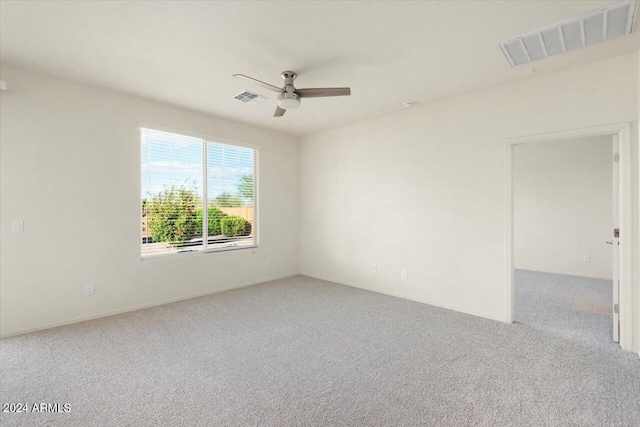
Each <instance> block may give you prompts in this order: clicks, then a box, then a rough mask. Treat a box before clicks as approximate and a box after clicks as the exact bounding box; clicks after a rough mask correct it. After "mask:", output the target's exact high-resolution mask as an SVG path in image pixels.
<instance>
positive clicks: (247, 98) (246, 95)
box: [234, 90, 267, 105]
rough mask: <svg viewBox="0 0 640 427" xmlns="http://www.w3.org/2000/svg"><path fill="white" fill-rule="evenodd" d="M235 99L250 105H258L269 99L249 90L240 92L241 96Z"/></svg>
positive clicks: (238, 95)
mask: <svg viewBox="0 0 640 427" xmlns="http://www.w3.org/2000/svg"><path fill="white" fill-rule="evenodd" d="M234 98H235V99H237V100H238V101H242V102H244V103H245V104H249V105H253V104H257V103H259V102H262V101H264V100H265V99H267V97H266V96H262V95H260V94H258V93H253V92H249V91H248V90H245V91H243V92H240V93H239V94H237V95H236V96H234Z"/></svg>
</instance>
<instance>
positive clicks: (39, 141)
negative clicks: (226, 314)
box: [0, 64, 298, 336]
mask: <svg viewBox="0 0 640 427" xmlns="http://www.w3.org/2000/svg"><path fill="white" fill-rule="evenodd" d="M0 73H1V76H2V79H3V80H6V81H7V82H8V86H9V90H8V91H6V92H1V95H0V114H1V115H0V122H1V124H2V126H1V128H0V129H1V130H0V141H1V152H0V155H1V175H0V177H1V187H0V188H1V211H0V230H1V237H0V245H1V246H0V249H1V251H2V257H1V265H0V270H1V273H0V279H1V286H0V291H1V294H0V302H1V305H0V313H1V317H0V325H1V330H0V333H1V334H2V335H3V336H6V335H10V334H14V333H17V332H21V331H25V330H29V329H33V328H40V327H44V326H50V325H54V324H59V323H63V322H69V321H73V320H76V319H83V318H88V317H93V316H100V315H104V314H106V313H112V312H116V311H120V310H126V309H130V308H135V307H140V306H145V305H151V304H157V303H161V302H164V301H168V300H173V299H180V298H185V297H188V296H191V295H197V294H203V293H209V292H213V291H216V290H220V289H225V288H230V287H237V286H240V285H243V284H249V283H255V282H261V281H265V280H268V279H271V278H277V277H282V276H288V275H293V274H296V273H297V269H298V260H297V253H298V236H297V221H298V214H297V211H298V184H297V174H298V166H297V160H298V144H297V141H296V138H294V137H291V136H287V135H283V134H279V133H275V132H270V131H265V130H260V129H257V128H255V127H251V126H247V125H242V124H238V123H235V122H231V121H227V120H222V119H218V118H216V117H212V116H209V115H205V114H200V113H195V112H191V111H187V110H184V109H180V108H175V107H171V106H167V105H163V104H159V103H156V102H152V101H148V100H144V99H140V98H136V97H132V96H128V95H124V94H120V93H116V92H112V91H108V90H103V89H99V88H96V87H91V86H85V85H80V84H76V83H72V82H67V81H64V80H59V79H56V78H52V77H47V76H43V75H38V74H34V73H31V72H27V71H24V70H20V69H16V68H12V67H10V66H7V65H6V64H5V65H3V66H2V68H1V70H0ZM139 122H147V123H154V124H158V125H162V126H165V127H169V128H175V129H182V130H184V131H185V132H197V133H200V134H206V135H212V136H219V137H224V138H229V139H233V140H237V141H244V142H249V143H253V144H258V145H260V146H261V150H260V164H259V173H260V175H259V185H260V205H259V209H260V216H259V220H260V228H259V238H260V247H259V248H258V249H257V250H256V252H255V253H252V252H251V250H239V251H231V252H224V253H211V254H189V255H186V256H184V257H179V258H171V259H157V260H148V261H140V194H139V191H140V190H139V185H140V184H139V183H140V165H139V162H140V143H139V131H138V124H139ZM12 219H23V220H24V227H25V231H24V233H11V232H10V230H11V228H10V227H11V220H12ZM266 257H269V258H270V259H271V263H270V265H269V266H265V258H266ZM85 283H94V284H95V295H94V296H92V297H85V296H84V284H85Z"/></svg>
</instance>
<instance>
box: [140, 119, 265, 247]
mask: <svg viewBox="0 0 640 427" xmlns="http://www.w3.org/2000/svg"><path fill="white" fill-rule="evenodd" d="M141 148H142V149H141V159H142V164H141V166H142V167H141V170H142V215H141V216H142V224H141V227H142V257H143V258H146V257H152V256H157V255H167V254H174V253H180V252H192V251H205V250H228V249H237V248H243V247H255V246H256V244H257V240H256V235H257V230H256V225H257V224H256V203H255V201H256V185H255V184H256V160H257V158H256V157H257V156H256V150H254V149H251V148H246V147H240V146H235V145H229V144H222V143H218V142H211V141H206V140H204V139H201V138H193V137H188V136H183V135H177V134H174V133H168V132H162V131H157V130H152V129H144V128H143V129H141Z"/></svg>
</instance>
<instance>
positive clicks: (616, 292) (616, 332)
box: [607, 135, 620, 342]
mask: <svg viewBox="0 0 640 427" xmlns="http://www.w3.org/2000/svg"><path fill="white" fill-rule="evenodd" d="M619 164H620V163H619V157H618V135H614V136H613V203H612V204H613V212H612V213H613V229H612V230H611V240H609V241H608V242H607V243H609V244H611V250H612V251H613V257H612V258H613V304H612V307H611V309H612V311H613V341H615V342H620V311H619V307H620V305H619V304H620V274H619V272H620V239H619V238H618V237H617V236H616V235H615V230H618V229H619V226H620V225H619V213H620V209H619V206H618V203H619V200H620V199H619V197H618V192H619V189H620V182H619V180H620V176H619V173H618V165H619Z"/></svg>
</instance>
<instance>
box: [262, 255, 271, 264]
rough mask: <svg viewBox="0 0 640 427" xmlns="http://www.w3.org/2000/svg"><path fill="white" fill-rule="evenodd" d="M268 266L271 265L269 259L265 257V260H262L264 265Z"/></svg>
mask: <svg viewBox="0 0 640 427" xmlns="http://www.w3.org/2000/svg"><path fill="white" fill-rule="evenodd" d="M269 264H271V258H269V257H267V258H266V259H265V260H264V265H269Z"/></svg>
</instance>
